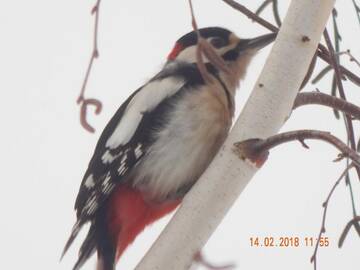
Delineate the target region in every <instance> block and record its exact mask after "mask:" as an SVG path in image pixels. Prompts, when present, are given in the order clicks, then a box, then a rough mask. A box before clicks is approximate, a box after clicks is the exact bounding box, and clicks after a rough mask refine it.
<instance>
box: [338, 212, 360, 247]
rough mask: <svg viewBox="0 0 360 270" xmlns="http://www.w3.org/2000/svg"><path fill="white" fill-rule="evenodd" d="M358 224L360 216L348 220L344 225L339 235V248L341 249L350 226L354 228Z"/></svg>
mask: <svg viewBox="0 0 360 270" xmlns="http://www.w3.org/2000/svg"><path fill="white" fill-rule="evenodd" d="M359 222H360V216H355V217H354V218H353V219H352V220H350V221H349V222H348V223H347V224H346V226H345V228H344V230H343V232H342V233H341V236H340V239H339V243H338V246H339V248H341V247H342V245H343V244H344V241H345V238H346V236H347V235H348V233H349V231H350V229H351V226H354V227H356V226H359Z"/></svg>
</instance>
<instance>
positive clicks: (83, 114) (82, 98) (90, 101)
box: [77, 0, 102, 133]
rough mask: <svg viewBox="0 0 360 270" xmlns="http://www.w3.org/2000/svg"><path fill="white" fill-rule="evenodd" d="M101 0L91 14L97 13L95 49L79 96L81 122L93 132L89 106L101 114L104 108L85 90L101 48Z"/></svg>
mask: <svg viewBox="0 0 360 270" xmlns="http://www.w3.org/2000/svg"><path fill="white" fill-rule="evenodd" d="M100 3H101V0H97V2H96V4H95V6H94V7H93V8H92V10H91V14H92V15H95V22H94V39H93V50H92V53H91V57H90V61H89V64H88V67H87V70H86V73H85V77H84V80H83V84H82V87H81V90H80V94H79V97H78V99H77V103H78V104H79V105H80V106H81V107H80V123H81V125H82V126H83V127H84V129H86V130H87V131H89V132H91V133H93V132H95V129H94V128H93V127H92V126H91V125H90V124H89V123H88V121H87V106H89V105H92V106H94V107H95V113H96V114H99V113H100V112H101V110H102V104H101V101H100V100H98V99H94V98H91V99H87V98H85V90H86V86H87V83H88V80H89V76H90V72H91V69H92V66H93V63H94V60H95V59H96V58H98V57H99V49H98V27H99V10H100Z"/></svg>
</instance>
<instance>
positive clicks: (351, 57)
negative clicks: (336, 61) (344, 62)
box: [337, 50, 360, 67]
mask: <svg viewBox="0 0 360 270" xmlns="http://www.w3.org/2000/svg"><path fill="white" fill-rule="evenodd" d="M337 55H339V56H341V55H347V56H349V58H350V62H354V63H355V64H356V65H357V66H358V67H360V61H359V60H357V59H356V58H355V57H354V56H353V55H352V54H351V52H350V50H346V51H343V52H339V53H337Z"/></svg>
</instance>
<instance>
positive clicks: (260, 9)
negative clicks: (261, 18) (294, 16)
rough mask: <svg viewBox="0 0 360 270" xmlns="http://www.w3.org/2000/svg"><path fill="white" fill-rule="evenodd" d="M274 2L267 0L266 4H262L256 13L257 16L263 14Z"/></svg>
mask: <svg viewBox="0 0 360 270" xmlns="http://www.w3.org/2000/svg"><path fill="white" fill-rule="evenodd" d="M272 1H273V0H265V1H264V2H262V4H261V5H260V6H259V7H258V9H257V10H256V11H255V14H256V15H260V14H261V12H263V11H264V10H265V8H266V7H267V6H268V5H269V4H271V2H272Z"/></svg>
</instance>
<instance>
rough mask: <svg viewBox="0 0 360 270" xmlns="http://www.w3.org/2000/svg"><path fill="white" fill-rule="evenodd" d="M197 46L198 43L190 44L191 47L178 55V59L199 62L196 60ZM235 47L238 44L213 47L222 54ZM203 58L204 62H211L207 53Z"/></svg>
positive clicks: (217, 52) (218, 53)
mask: <svg viewBox="0 0 360 270" xmlns="http://www.w3.org/2000/svg"><path fill="white" fill-rule="evenodd" d="M196 47H197V45H193V46H190V47H188V48H186V49H184V50H183V51H181V52H180V53H179V55H178V56H177V57H176V60H179V61H183V62H187V63H196V62H197V60H196V50H197V48H196ZM235 47H236V44H231V45H228V46H225V47H222V48H220V49H216V48H214V47H213V49H214V50H215V52H216V54H217V55H219V56H220V55H223V54H225V53H226V52H227V51H230V50H232V49H234V48H235ZM203 60H204V63H209V62H210V61H209V59H207V57H206V56H205V55H203Z"/></svg>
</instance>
